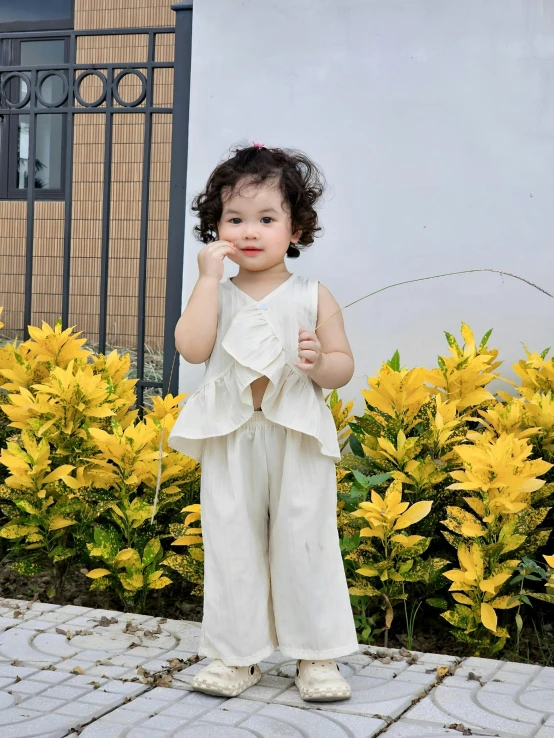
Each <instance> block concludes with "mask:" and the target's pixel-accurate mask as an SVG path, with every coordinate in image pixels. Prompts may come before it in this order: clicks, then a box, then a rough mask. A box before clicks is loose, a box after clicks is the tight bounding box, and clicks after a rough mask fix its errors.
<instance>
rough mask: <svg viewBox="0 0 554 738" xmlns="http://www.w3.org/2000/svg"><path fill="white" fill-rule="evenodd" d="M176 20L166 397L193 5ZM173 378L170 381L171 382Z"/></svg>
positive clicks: (177, 305) (176, 311) (178, 276)
mask: <svg viewBox="0 0 554 738" xmlns="http://www.w3.org/2000/svg"><path fill="white" fill-rule="evenodd" d="M171 7H172V9H173V10H174V11H175V13H176V18H175V66H174V70H175V71H174V77H173V122H172V136H171V175H170V189H169V231H168V243H167V271H166V288H165V289H166V300H165V320H164V365H163V366H164V369H163V389H162V392H163V394H164V395H165V394H166V393H167V392H171V394H172V395H176V394H177V393H178V391H179V389H178V388H179V376H178V367H177V369H176V370H174V371H173V375H171V369H172V366H173V359H174V356H175V337H174V334H175V326H176V325H177V321H178V320H179V317H180V315H181V300H182V288H183V251H184V240H185V210H186V191H187V162H188V128H189V98H190V65H191V40H192V3H190V2H186V3H178V4H177V5H172V6H171ZM170 376H171V381H170Z"/></svg>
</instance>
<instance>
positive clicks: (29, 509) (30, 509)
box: [14, 500, 40, 515]
mask: <svg viewBox="0 0 554 738" xmlns="http://www.w3.org/2000/svg"><path fill="white" fill-rule="evenodd" d="M14 505H17V507H18V508H19V509H20V510H23V512H26V513H29V515H40V510H39V509H38V508H37V507H34V505H31V503H30V502H29V500H14Z"/></svg>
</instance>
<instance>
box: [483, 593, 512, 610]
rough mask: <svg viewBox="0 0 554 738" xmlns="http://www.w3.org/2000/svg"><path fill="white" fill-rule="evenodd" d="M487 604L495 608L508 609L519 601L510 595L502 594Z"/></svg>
mask: <svg viewBox="0 0 554 738" xmlns="http://www.w3.org/2000/svg"><path fill="white" fill-rule="evenodd" d="M489 605H490V606H491V607H495V608H496V609H497V610H510V609H511V608H512V607H517V606H518V605H519V602H518V600H517V599H516V598H515V597H512V596H511V595H503V596H502V597H496V598H495V599H494V600H491V601H490V602H489Z"/></svg>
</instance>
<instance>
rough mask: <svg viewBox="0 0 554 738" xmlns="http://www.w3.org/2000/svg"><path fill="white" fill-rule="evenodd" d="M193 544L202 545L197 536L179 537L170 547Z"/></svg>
mask: <svg viewBox="0 0 554 738" xmlns="http://www.w3.org/2000/svg"><path fill="white" fill-rule="evenodd" d="M193 543H202V539H201V538H200V537H199V536H180V537H179V538H177V539H176V540H175V541H173V543H172V544H171V545H172V546H190V545H192V544H193Z"/></svg>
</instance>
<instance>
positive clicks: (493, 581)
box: [479, 570, 512, 594]
mask: <svg viewBox="0 0 554 738" xmlns="http://www.w3.org/2000/svg"><path fill="white" fill-rule="evenodd" d="M511 576H512V571H511V570H509V571H501V572H500V573H499V574H495V575H494V576H493V577H489V578H488V579H483V581H482V582H480V583H479V587H480V588H481V590H482V591H483V592H490V593H491V594H495V593H496V590H497V589H498V588H499V587H501V586H502V585H503V584H504V582H506V581H507V580H508V579H509V578H510V577H511Z"/></svg>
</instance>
